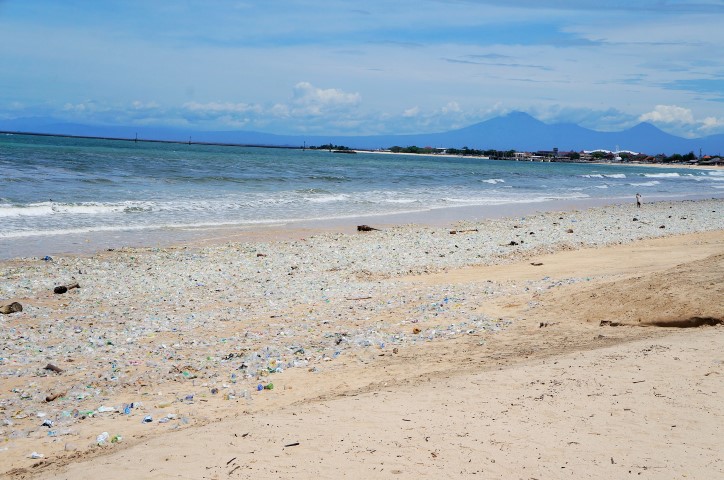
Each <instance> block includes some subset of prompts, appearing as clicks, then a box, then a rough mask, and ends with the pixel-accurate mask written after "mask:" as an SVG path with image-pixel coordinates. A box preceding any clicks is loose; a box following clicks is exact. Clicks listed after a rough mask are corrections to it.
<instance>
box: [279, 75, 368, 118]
mask: <svg viewBox="0 0 724 480" xmlns="http://www.w3.org/2000/svg"><path fill="white" fill-rule="evenodd" d="M361 100H362V97H361V95H360V94H359V93H347V92H344V91H342V90H339V89H337V88H328V89H323V88H317V87H315V86H314V85H312V84H311V83H309V82H299V83H297V84H296V85H295V86H294V94H293V98H292V104H293V110H292V111H293V113H294V115H298V116H299V115H301V116H304V115H312V116H318V115H324V114H326V113H330V111H337V110H340V109H345V108H350V107H356V106H357V105H359V104H360V102H361Z"/></svg>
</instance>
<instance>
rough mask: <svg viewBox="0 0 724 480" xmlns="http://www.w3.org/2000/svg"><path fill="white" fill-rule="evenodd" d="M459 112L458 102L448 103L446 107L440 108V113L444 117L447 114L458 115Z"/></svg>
mask: <svg viewBox="0 0 724 480" xmlns="http://www.w3.org/2000/svg"><path fill="white" fill-rule="evenodd" d="M460 111H461V110H460V105H459V104H458V102H449V103H448V104H447V105H445V106H444V107H442V113H443V114H444V115H447V114H448V113H459V112H460Z"/></svg>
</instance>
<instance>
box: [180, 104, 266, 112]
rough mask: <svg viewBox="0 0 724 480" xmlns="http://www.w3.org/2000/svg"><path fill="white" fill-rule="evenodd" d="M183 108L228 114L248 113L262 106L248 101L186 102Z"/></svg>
mask: <svg viewBox="0 0 724 480" xmlns="http://www.w3.org/2000/svg"><path fill="white" fill-rule="evenodd" d="M183 108H185V109H186V110H189V111H192V112H195V113H206V114H228V113H246V112H250V111H251V112H259V111H261V108H260V107H259V106H257V105H249V104H248V103H231V102H208V103H199V102H186V103H184V104H183Z"/></svg>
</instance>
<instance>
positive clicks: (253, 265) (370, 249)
mask: <svg viewBox="0 0 724 480" xmlns="http://www.w3.org/2000/svg"><path fill="white" fill-rule="evenodd" d="M722 211H724V201H723V200H721V199H712V200H699V201H681V202H656V203H645V204H644V206H643V208H641V209H636V208H635V206H634V205H631V204H628V205H609V206H601V207H595V208H589V209H585V210H566V211H557V212H548V213H533V214H526V215H525V216H521V215H516V216H511V217H507V218H494V219H488V220H475V221H471V220H468V221H461V222H457V223H455V224H452V225H447V226H439V225H414V224H400V225H390V226H387V225H385V226H384V228H382V229H381V230H376V231H370V232H354V231H352V229H351V228H349V226H348V227H347V228H346V229H341V228H340V229H339V231H337V232H335V231H330V230H325V231H320V230H316V231H315V230H314V229H304V230H298V231H294V232H291V233H290V232H287V234H286V236H285V237H284V238H282V239H280V238H277V239H275V240H270V239H268V238H261V237H260V238H258V239H254V241H249V240H248V239H247V240H245V241H243V242H241V241H238V240H234V239H230V238H225V239H224V241H220V240H219V239H216V240H214V241H213V242H195V243H193V244H186V245H176V246H170V247H154V248H117V249H114V250H113V251H102V252H98V253H95V254H92V255H82V256H81V255H64V256H54V257H53V258H48V259H41V258H18V259H12V260H7V261H2V262H0V268H1V269H2V270H1V271H2V277H3V282H2V285H1V286H0V304H7V303H10V302H19V303H20V304H22V306H23V311H22V312H17V313H11V314H6V315H0V327H1V328H0V332H2V333H1V334H0V338H1V346H2V349H1V350H0V382H1V383H2V389H0V421H2V423H1V424H0V473H1V474H2V475H3V476H7V477H8V478H68V479H83V478H97V477H98V476H102V477H103V478H106V479H108V478H219V479H221V478H339V477H344V478H390V477H393V478H415V477H420V476H422V477H427V478H440V477H441V476H443V475H444V476H448V477H455V478H458V477H463V476H468V475H482V477H481V478H521V479H533V478H536V479H543V478H624V477H629V476H632V477H633V476H635V477H642V478H667V479H668V478H718V477H722V476H724V459H723V458H722V455H721V452H722V451H724V436H723V435H722V434H721V432H722V431H724V415H722V413H721V408H720V406H721V405H720V404H721V398H722V394H723V392H724V356H723V354H722V352H723V351H724V348H723V347H724V327H723V326H722V321H723V320H724V305H723V302H722V299H723V298H724V276H723V275H722V272H724V215H722ZM373 226H375V225H373ZM75 283H77V284H78V287H79V288H71V289H70V290H68V291H67V292H66V293H62V294H55V293H54V292H53V289H54V287H56V286H59V285H71V286H72V285H73V284H75ZM683 327H688V328H683ZM33 457H35V458H33Z"/></svg>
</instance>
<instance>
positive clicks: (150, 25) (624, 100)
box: [0, 0, 724, 137]
mask: <svg viewBox="0 0 724 480" xmlns="http://www.w3.org/2000/svg"><path fill="white" fill-rule="evenodd" d="M722 25H724V1H721V0H694V1H685V0H607V1H602V0H570V1H564V0H506V1H492V0H490V1H486V0H366V1H364V2H360V1H346V0H263V1H262V0H259V1H251V0H248V1H235V0H186V1H179V0H153V1H151V0H123V1H122V0H105V1H93V0H87V1H81V0H63V1H58V0H0V119H10V118H23V117H38V116H39V117H52V118H55V119H60V120H63V121H72V122H76V123H85V124H93V125H168V126H179V127H191V128H197V129H203V130H240V129H241V130H256V131H264V132H270V133H280V134H293V133H300V134H301V133H310V134H311V133H317V134H365V135H366V134H377V133H426V132H438V131H446V130H450V129H453V128H459V127H464V126H468V125H471V124H473V123H476V122H479V121H483V120H486V119H489V118H492V117H495V116H499V115H501V114H505V113H508V112H511V111H524V112H527V113H529V114H531V115H533V116H534V117H536V118H538V119H540V120H543V121H545V122H548V123H557V122H573V123H578V124H580V125H583V126H585V127H588V128H592V129H595V130H607V131H610V130H621V129H623V128H627V127H631V126H633V125H635V124H637V123H639V122H641V121H647V122H651V123H653V124H655V125H656V126H658V127H659V128H661V129H662V130H664V131H667V132H669V133H673V134H676V135H681V136H687V137H698V136H704V135H710V134H715V133H724V28H722Z"/></svg>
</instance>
